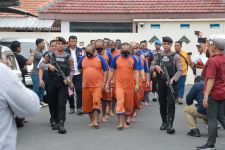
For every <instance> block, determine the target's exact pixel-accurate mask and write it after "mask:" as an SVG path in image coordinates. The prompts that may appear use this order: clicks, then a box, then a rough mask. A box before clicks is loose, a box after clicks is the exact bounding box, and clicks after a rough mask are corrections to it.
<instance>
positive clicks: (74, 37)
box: [69, 35, 77, 41]
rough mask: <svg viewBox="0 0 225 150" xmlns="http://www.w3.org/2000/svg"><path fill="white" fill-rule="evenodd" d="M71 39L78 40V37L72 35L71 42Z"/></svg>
mask: <svg viewBox="0 0 225 150" xmlns="http://www.w3.org/2000/svg"><path fill="white" fill-rule="evenodd" d="M71 39H73V40H77V37H76V36H75V35H71V36H70V37H69V41H70V40H71Z"/></svg>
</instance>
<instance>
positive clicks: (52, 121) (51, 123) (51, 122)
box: [50, 118, 56, 127]
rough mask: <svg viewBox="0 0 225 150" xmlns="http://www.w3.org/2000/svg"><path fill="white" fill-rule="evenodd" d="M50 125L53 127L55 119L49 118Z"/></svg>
mask: <svg viewBox="0 0 225 150" xmlns="http://www.w3.org/2000/svg"><path fill="white" fill-rule="evenodd" d="M50 125H51V127H54V126H55V125H56V121H55V120H54V119H52V118H50Z"/></svg>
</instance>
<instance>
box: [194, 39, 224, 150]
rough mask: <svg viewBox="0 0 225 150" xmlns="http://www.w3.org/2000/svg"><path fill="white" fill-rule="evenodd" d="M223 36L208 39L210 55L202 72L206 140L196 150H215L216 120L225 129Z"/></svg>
mask: <svg viewBox="0 0 225 150" xmlns="http://www.w3.org/2000/svg"><path fill="white" fill-rule="evenodd" d="M224 49H225V35H214V36H212V37H211V38H210V43H209V47H208V51H209V53H210V54H212V55H211V57H210V58H209V60H208V61H207V63H206V65H205V68H204V70H203V76H204V78H205V86H204V100H203V105H204V107H205V108H207V116H208V136H209V137H208V140H207V143H206V144H205V145H203V146H199V147H197V150H206V149H211V150H215V149H216V148H215V143H216V136H217V120H218V121H219V122H220V123H221V125H222V126H223V128H225V115H224V112H225V55H224Z"/></svg>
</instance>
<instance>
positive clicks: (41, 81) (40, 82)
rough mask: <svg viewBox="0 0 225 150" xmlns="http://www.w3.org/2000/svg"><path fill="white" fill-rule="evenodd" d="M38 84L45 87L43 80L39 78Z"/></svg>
mask: <svg viewBox="0 0 225 150" xmlns="http://www.w3.org/2000/svg"><path fill="white" fill-rule="evenodd" d="M39 86H40V87H42V88H43V87H45V82H44V81H43V80H40V81H39Z"/></svg>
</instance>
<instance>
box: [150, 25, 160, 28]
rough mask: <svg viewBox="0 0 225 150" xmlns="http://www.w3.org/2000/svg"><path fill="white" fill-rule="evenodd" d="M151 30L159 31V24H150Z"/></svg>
mask: <svg viewBox="0 0 225 150" xmlns="http://www.w3.org/2000/svg"><path fill="white" fill-rule="evenodd" d="M151 28H152V29H160V24H151Z"/></svg>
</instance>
